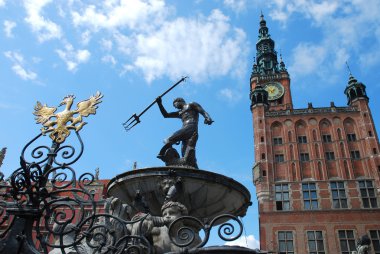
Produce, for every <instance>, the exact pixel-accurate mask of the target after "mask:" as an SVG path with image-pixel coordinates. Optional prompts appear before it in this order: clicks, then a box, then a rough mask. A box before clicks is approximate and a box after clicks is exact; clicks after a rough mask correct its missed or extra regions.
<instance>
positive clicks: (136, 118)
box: [123, 77, 188, 131]
mask: <svg viewBox="0 0 380 254" xmlns="http://www.w3.org/2000/svg"><path fill="white" fill-rule="evenodd" d="M187 78H188V77H183V78H181V79H180V80H179V81H178V82H177V83H175V84H174V85H172V86H171V87H170V88H169V89H168V90H166V91H165V92H164V93H163V94H161V95H160V96H159V97H163V96H164V95H165V94H167V93H168V92H170V91H171V90H172V89H173V88H174V87H176V86H177V85H179V84H180V83H181V82H183V81H186V79H187ZM155 103H156V100H154V101H153V102H152V103H151V104H150V105H149V106H148V107H146V108H145V109H144V110H143V111H142V112H141V113H140V114H138V115H136V113H134V114H133V115H132V116H131V117H130V118H129V119H128V120H127V121H126V122H125V123H123V127H124V129H125V130H126V131H129V130H130V129H132V128H133V127H135V126H136V125H137V124H139V123H140V122H141V121H140V117H141V116H142V115H143V114H144V113H145V112H146V111H148V109H150V108H151V107H152V106H153V105H154V104H155Z"/></svg>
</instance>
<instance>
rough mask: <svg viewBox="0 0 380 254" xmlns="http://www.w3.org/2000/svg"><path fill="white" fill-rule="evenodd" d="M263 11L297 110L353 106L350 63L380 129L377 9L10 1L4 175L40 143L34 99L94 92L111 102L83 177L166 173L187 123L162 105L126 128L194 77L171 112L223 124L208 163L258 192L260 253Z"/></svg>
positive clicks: (132, 0) (4, 39) (300, 0)
mask: <svg viewBox="0 0 380 254" xmlns="http://www.w3.org/2000/svg"><path fill="white" fill-rule="evenodd" d="M261 10H262V11H263V13H264V15H265V19H266V20H267V25H268V27H269V32H270V34H271V36H272V38H273V39H274V40H275V42H276V49H277V51H278V52H279V53H280V52H281V53H282V56H283V60H284V62H285V64H286V66H287V68H288V71H289V73H290V76H291V88H292V96H293V103H294V105H295V107H296V108H304V107H307V103H308V102H313V105H314V107H323V106H329V105H330V104H329V103H330V101H334V102H335V104H336V105H337V106H344V105H346V98H345V95H344V94H343V91H344V88H345V86H346V84H347V81H348V71H347V68H346V65H345V62H346V61H348V62H349V65H350V68H351V71H352V73H353V75H354V76H355V77H356V78H357V79H358V80H359V81H361V82H363V83H364V84H365V85H366V86H367V93H368V95H369V97H370V106H371V108H372V111H373V118H374V121H375V124H376V125H377V126H379V125H380V123H379V122H380V116H379V114H378V113H377V109H378V108H379V104H380V102H379V95H378V94H379V93H380V83H379V80H380V72H379V71H378V70H379V68H380V20H379V19H378V16H379V14H380V2H379V1H378V0H366V1H364V0H354V1H345V0H329V1H323V0H318V1H317V0H310V1H305V0H287V1H285V0H266V1H258V0H195V1H173V0H166V1H165V0H107V1H106V0H105V1H84V0H56V1H51V0H24V1H21V0H20V1H10V0H0V59H1V60H0V87H1V93H0V116H1V117H2V119H3V120H2V128H1V132H0V141H1V142H0V146H1V147H3V146H6V147H8V152H7V156H6V159H5V161H4V164H3V166H2V168H1V170H2V171H3V172H4V173H5V174H6V175H9V174H10V173H11V172H12V171H13V170H15V169H16V168H17V167H18V158H19V154H20V151H21V149H22V147H23V145H24V144H26V143H27V141H29V140H30V139H31V138H32V137H34V136H35V135H37V134H38V132H39V129H40V126H38V125H36V124H35V121H34V116H33V114H32V112H33V108H34V106H35V104H36V101H41V102H42V103H46V104H48V105H49V106H57V105H58V104H59V102H60V101H61V99H62V98H63V97H64V96H66V95H68V94H75V95H76V97H77V99H76V102H79V101H81V100H84V99H87V98H88V97H89V96H91V95H93V94H95V93H96V91H101V92H102V93H103V94H104V99H103V103H102V104H101V105H100V106H99V109H98V113H97V115H96V116H90V117H89V118H87V120H86V121H87V122H88V123H89V124H88V125H86V126H85V127H84V128H83V130H82V132H81V134H82V138H83V140H84V142H85V145H86V150H85V154H84V155H83V157H82V159H81V161H80V162H78V163H77V164H76V170H77V171H78V172H87V171H89V172H93V171H94V170H95V168H96V167H100V176H101V178H112V177H114V176H115V175H116V174H119V173H122V172H124V171H126V170H130V169H131V168H132V165H133V162H134V161H137V164H138V167H149V166H159V165H162V162H161V161H159V160H158V159H157V158H156V155H157V153H158V151H159V149H160V148H161V146H162V140H163V139H164V138H166V137H167V136H168V135H169V134H171V133H172V132H173V131H174V130H176V129H178V128H179V127H180V122H179V121H178V120H173V119H171V120H170V119H163V118H162V116H161V115H160V113H159V111H158V109H157V107H156V106H154V107H153V108H152V109H151V110H150V111H148V112H147V113H146V114H145V115H144V116H143V117H142V118H141V120H142V122H141V123H140V124H139V125H138V126H136V127H135V128H134V129H133V130H132V131H130V132H129V133H126V132H125V131H124V129H123V128H122V125H121V123H122V122H124V121H125V120H126V119H128V118H129V117H130V116H131V115H132V114H133V113H139V112H140V111H141V110H143V109H144V108H145V106H147V105H148V104H149V103H151V102H152V101H153V100H154V98H155V97H156V96H157V95H159V94H160V93H162V92H163V91H164V90H166V88H168V87H169V86H170V85H171V84H172V83H174V82H176V81H177V80H178V79H180V78H181V77H182V76H189V77H190V79H189V80H188V81H187V82H186V83H184V84H182V85H180V86H179V87H177V88H176V89H175V90H173V91H172V92H171V93H169V94H168V95H167V96H166V97H164V99H163V103H164V105H165V106H166V108H167V109H168V110H171V109H173V108H172V106H171V105H172V101H173V99H174V98H176V97H184V98H185V99H186V100H189V101H196V102H198V103H200V104H201V105H202V106H203V107H204V108H205V109H206V111H208V112H209V114H210V115H211V116H212V118H213V119H214V120H215V123H214V124H213V125H212V126H206V125H203V124H201V125H200V137H199V141H198V150H197V155H198V164H199V166H200V168H201V169H204V170H209V171H214V172H217V173H221V174H225V175H227V176H229V177H232V178H234V179H235V180H237V181H239V182H241V183H243V184H244V185H245V186H246V187H247V188H248V189H249V190H250V191H251V195H252V201H253V203H254V204H253V206H252V207H251V208H250V209H249V212H248V215H247V216H246V217H245V218H244V219H243V221H244V224H245V225H246V235H247V236H248V240H247V241H246V240H245V239H243V244H245V243H246V242H248V243H249V244H252V245H250V246H255V245H254V244H256V243H257V241H256V239H258V216H257V203H256V197H255V190H254V186H253V184H252V173H251V168H252V165H253V163H254V154H253V130H252V116H251V113H250V110H249V105H250V101H249V97H248V96H249V77H250V73H251V68H252V64H253V57H254V55H255V52H256V51H255V43H256V40H257V35H258V27H259V15H260V11H261ZM74 105H75V104H74ZM173 110H174V109H173Z"/></svg>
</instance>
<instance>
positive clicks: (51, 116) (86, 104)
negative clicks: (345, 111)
mask: <svg viewBox="0 0 380 254" xmlns="http://www.w3.org/2000/svg"><path fill="white" fill-rule="evenodd" d="M102 97H103V95H102V94H101V93H100V92H97V93H96V94H95V95H93V96H91V97H90V98H89V99H87V100H84V101H81V102H79V103H78V104H77V109H76V110H72V109H71V107H72V105H73V102H74V99H75V96H74V95H68V96H66V97H65V98H63V100H62V101H61V104H59V106H63V105H66V106H65V109H64V110H63V111H61V112H59V113H55V112H56V111H57V107H48V106H47V105H46V104H45V105H42V104H41V102H39V101H38V102H37V105H36V106H35V107H34V113H33V114H34V115H35V116H36V118H35V119H36V121H37V123H40V124H42V125H43V127H42V129H41V131H42V134H44V135H45V134H46V133H48V132H51V133H50V134H49V137H50V138H51V139H52V140H53V141H55V142H57V143H59V144H60V143H62V142H64V141H65V140H66V138H67V137H68V136H69V135H70V129H74V130H75V131H77V132H78V131H80V130H81V129H82V127H83V126H84V125H85V124H86V122H83V121H82V117H87V116H89V115H91V114H92V115H95V113H96V109H97V108H98V106H97V104H99V103H101V102H102V101H101V98H102ZM69 122H71V123H70V124H68V123H69Z"/></svg>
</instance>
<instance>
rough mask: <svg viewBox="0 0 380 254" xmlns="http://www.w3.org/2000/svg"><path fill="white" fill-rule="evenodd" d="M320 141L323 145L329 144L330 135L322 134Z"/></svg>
mask: <svg viewBox="0 0 380 254" xmlns="http://www.w3.org/2000/svg"><path fill="white" fill-rule="evenodd" d="M322 140H323V142H325V143H331V142H332V139H331V135H330V134H324V135H322Z"/></svg>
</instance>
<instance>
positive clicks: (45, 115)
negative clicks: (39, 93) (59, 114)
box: [33, 101, 57, 124]
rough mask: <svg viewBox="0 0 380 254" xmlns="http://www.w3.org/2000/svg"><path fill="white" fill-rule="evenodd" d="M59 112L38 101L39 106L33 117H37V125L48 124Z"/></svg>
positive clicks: (35, 108)
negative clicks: (56, 112)
mask: <svg viewBox="0 0 380 254" xmlns="http://www.w3.org/2000/svg"><path fill="white" fill-rule="evenodd" d="M56 110H57V108H56V107H48V106H46V104H45V105H42V104H41V102H39V101H37V105H36V106H35V107H34V112H33V115H35V116H36V117H35V119H36V121H37V123H42V124H44V123H46V122H47V121H48V120H49V119H50V117H52V116H54V112H55V111H56Z"/></svg>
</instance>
